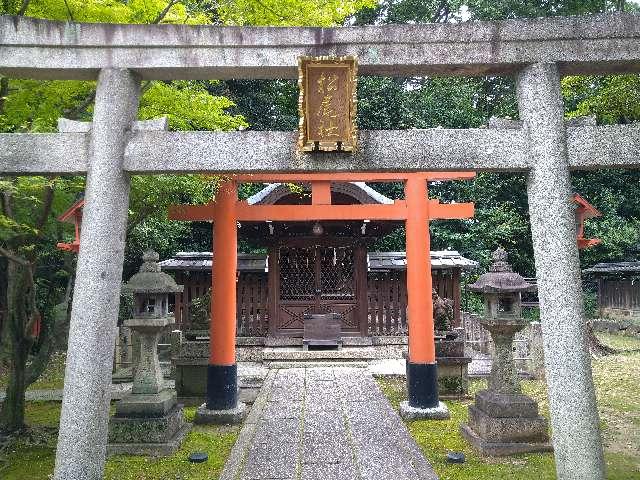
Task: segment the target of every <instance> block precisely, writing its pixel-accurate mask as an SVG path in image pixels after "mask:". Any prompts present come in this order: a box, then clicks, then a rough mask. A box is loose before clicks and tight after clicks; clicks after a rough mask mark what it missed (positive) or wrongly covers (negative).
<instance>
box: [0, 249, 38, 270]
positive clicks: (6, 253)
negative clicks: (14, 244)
mask: <svg viewBox="0 0 640 480" xmlns="http://www.w3.org/2000/svg"><path fill="white" fill-rule="evenodd" d="M0 255H2V256H3V257H6V258H7V260H9V261H10V262H14V263H17V264H18V265H22V266H23V267H30V266H31V262H30V261H29V260H27V259H26V258H23V257H21V256H20V255H16V254H14V253H12V252H10V251H9V250H7V249H6V248H4V247H0Z"/></svg>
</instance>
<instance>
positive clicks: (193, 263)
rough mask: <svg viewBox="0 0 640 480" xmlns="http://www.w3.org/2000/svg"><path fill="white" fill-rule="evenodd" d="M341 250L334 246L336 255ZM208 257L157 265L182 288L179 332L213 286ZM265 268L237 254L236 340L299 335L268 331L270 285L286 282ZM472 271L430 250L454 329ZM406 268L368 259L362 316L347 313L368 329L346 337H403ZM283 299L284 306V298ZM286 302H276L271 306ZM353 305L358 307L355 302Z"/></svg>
mask: <svg viewBox="0 0 640 480" xmlns="http://www.w3.org/2000/svg"><path fill="white" fill-rule="evenodd" d="M281 248H286V247H281ZM323 248H332V247H323ZM344 251H345V250H344V249H340V248H339V247H337V252H336V253H342V252H344ZM211 257H212V255H211V252H178V253H177V254H176V255H175V256H174V257H173V258H170V259H168V260H164V261H163V262H161V265H162V270H163V271H167V272H172V273H174V275H175V278H176V281H177V282H178V283H179V284H180V285H184V293H183V294H178V296H177V297H176V304H175V316H176V323H177V324H178V325H179V327H180V328H184V329H188V328H189V325H190V322H191V316H190V309H189V307H190V304H191V301H192V300H194V299H196V298H198V297H200V296H202V295H203V294H204V293H206V292H207V290H208V289H209V288H210V287H211ZM287 258H288V256H287ZM267 265H268V255H267V254H243V253H238V282H237V318H238V331H237V333H238V336H249V337H253V336H266V335H269V334H271V333H272V332H273V330H276V332H275V334H276V335H287V336H299V335H300V331H299V326H298V330H297V331H293V330H292V329H287V328H286V327H285V328H282V329H280V331H278V328H279V327H280V326H281V325H282V323H283V322H282V320H275V321H274V322H273V323H274V324H275V328H273V327H272V326H271V319H276V318H277V315H278V313H277V312H274V310H275V309H274V308H272V307H274V303H275V302H272V301H270V300H271V298H272V297H271V296H270V295H269V285H270V284H274V285H277V284H279V283H280V282H282V281H283V280H288V279H287V278H286V275H285V278H283V272H282V269H279V275H280V279H274V280H270V279H269V276H270V275H275V272H274V271H271V272H270V271H269V269H268V267H267ZM476 266H477V264H476V262H474V261H472V260H469V259H467V258H464V257H463V256H461V255H460V254H459V253H458V252H456V251H431V275H432V278H433V288H434V289H435V290H436V291H437V292H438V295H439V296H441V297H442V298H447V299H450V300H451V301H452V302H453V308H454V316H455V322H456V325H459V324H460V275H461V273H462V272H464V271H465V270H469V269H473V268H475V267H476ZM406 267H407V263H406V254H405V252H369V253H368V254H367V263H366V285H367V290H366V296H367V297H366V299H367V303H366V311H365V312H364V313H361V312H359V311H357V310H356V309H354V310H352V311H351V312H350V313H351V321H353V322H354V323H356V324H357V325H358V326H360V325H361V324H362V325H363V326H364V325H366V327H367V329H366V331H364V329H360V328H358V329H356V331H355V333H351V332H348V331H347V332H345V333H344V334H345V335H354V334H355V335H406V333H407V290H406ZM272 282H273V283H272ZM276 282H277V283H276ZM286 294H287V289H286V288H281V289H280V295H281V296H284V295H286ZM354 296H355V293H354ZM312 297H313V296H312V295H307V298H306V302H307V305H306V308H305V306H304V302H305V299H302V301H301V302H300V304H302V307H301V308H302V309H304V310H312V308H311V307H312V306H313V307H315V299H313V298H312ZM279 300H281V299H279ZM284 300H285V302H286V297H285V299H284ZM285 302H282V301H280V302H278V303H276V304H275V305H282V303H285ZM354 304H359V302H357V301H356V302H355V303H354ZM333 305H335V303H334V304H333ZM330 306H332V304H331V303H328V302H327V303H325V309H324V310H325V311H326V310H328V309H329V308H330ZM280 308H286V307H280ZM285 315H286V312H285ZM300 321H301V320H300V316H299V315H298V318H297V322H296V323H297V324H298V325H299V324H300ZM294 325H295V324H294ZM296 326H297V325H296Z"/></svg>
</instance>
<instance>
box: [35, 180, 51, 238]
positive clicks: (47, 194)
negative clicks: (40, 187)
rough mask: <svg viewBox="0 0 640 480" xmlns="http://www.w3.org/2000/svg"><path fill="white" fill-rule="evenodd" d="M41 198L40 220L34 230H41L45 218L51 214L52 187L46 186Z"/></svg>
mask: <svg viewBox="0 0 640 480" xmlns="http://www.w3.org/2000/svg"><path fill="white" fill-rule="evenodd" d="M42 196H43V201H42V204H43V207H42V213H41V214H40V218H39V219H38V222H37V223H36V229H38V230H42V227H43V226H44V224H45V223H46V221H47V218H49V214H50V213H51V205H52V204H53V187H52V186H51V185H47V186H46V187H44V193H43V194H42Z"/></svg>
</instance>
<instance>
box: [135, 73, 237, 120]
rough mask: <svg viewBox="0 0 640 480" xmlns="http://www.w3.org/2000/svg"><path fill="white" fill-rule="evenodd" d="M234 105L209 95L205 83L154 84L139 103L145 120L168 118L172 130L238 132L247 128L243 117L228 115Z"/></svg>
mask: <svg viewBox="0 0 640 480" xmlns="http://www.w3.org/2000/svg"><path fill="white" fill-rule="evenodd" d="M231 106H233V102H231V100H229V99H228V98H225V97H219V96H213V95H210V94H209V92H208V91H207V88H206V85H205V84H203V83H202V82H186V81H182V82H172V83H171V84H167V83H163V82H153V83H152V85H151V87H150V88H149V89H148V90H147V91H146V92H145V93H144V95H143V97H142V99H141V100H140V110H139V113H138V116H139V118H140V119H142V120H146V119H151V118H157V117H161V116H167V117H168V118H169V127H170V129H171V130H213V131H226V130H237V129H239V128H244V127H246V126H247V122H246V121H245V120H244V118H243V117H242V116H240V115H229V114H228V113H227V112H226V109H228V108H229V107H231Z"/></svg>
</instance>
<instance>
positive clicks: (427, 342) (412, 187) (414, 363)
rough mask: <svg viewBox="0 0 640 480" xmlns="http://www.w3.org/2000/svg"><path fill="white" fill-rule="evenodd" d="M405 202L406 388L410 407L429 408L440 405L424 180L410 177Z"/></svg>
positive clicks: (425, 183)
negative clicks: (407, 346)
mask: <svg viewBox="0 0 640 480" xmlns="http://www.w3.org/2000/svg"><path fill="white" fill-rule="evenodd" d="M405 199H406V202H407V220H406V248H407V295H408V316H409V319H408V321H409V361H408V362H407V387H408V391H409V406H410V407H412V408H420V409H431V408H435V407H437V406H438V405H439V399H438V376H437V369H436V351H435V341H434V336H433V302H432V298H431V291H432V281H431V256H430V241H429V223H428V218H429V204H428V201H427V182H426V180H425V179H424V178H419V177H415V178H411V177H410V178H409V179H407V181H406V184H405Z"/></svg>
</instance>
